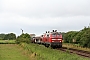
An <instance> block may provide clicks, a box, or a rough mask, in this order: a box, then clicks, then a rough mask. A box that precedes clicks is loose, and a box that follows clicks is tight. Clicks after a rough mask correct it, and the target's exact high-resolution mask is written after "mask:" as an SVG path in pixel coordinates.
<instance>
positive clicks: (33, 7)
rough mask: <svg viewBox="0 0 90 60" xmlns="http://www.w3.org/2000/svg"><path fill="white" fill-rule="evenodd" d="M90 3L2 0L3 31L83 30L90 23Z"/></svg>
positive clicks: (77, 0) (0, 25)
mask: <svg viewBox="0 0 90 60" xmlns="http://www.w3.org/2000/svg"><path fill="white" fill-rule="evenodd" d="M89 6H90V1H89V0H0V29H1V30H0V32H5V33H7V32H16V33H17V34H20V28H23V29H24V31H25V32H28V33H34V32H35V33H36V34H39V33H40V34H41V33H42V32H44V31H46V30H52V29H58V30H59V31H69V30H80V29H82V28H83V27H84V26H88V25H89V23H90V7H89Z"/></svg>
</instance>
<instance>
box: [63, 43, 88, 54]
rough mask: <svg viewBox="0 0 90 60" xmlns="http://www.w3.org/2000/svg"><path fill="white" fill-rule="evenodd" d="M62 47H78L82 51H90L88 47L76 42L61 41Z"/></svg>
mask: <svg viewBox="0 0 90 60" xmlns="http://www.w3.org/2000/svg"><path fill="white" fill-rule="evenodd" d="M63 47H68V48H74V49H79V50H84V51H89V52H90V48H85V47H84V48H83V47H81V46H80V45H78V44H70V43H63Z"/></svg>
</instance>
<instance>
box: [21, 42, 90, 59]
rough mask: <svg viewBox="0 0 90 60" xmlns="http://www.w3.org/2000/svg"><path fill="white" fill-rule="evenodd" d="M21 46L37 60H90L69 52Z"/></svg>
mask: <svg viewBox="0 0 90 60" xmlns="http://www.w3.org/2000/svg"><path fill="white" fill-rule="evenodd" d="M20 46H22V47H23V48H24V49H25V50H27V51H28V52H29V54H30V56H31V57H34V58H36V59H37V60H90V59H89V58H84V57H81V56H77V55H75V54H70V53H69V52H62V51H59V50H56V49H50V48H46V47H44V46H42V45H38V44H32V43H30V44H25V43H21V44H20Z"/></svg>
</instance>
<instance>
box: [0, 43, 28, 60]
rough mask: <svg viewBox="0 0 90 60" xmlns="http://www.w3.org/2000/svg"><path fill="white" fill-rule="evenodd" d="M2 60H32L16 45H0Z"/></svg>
mask: <svg viewBox="0 0 90 60" xmlns="http://www.w3.org/2000/svg"><path fill="white" fill-rule="evenodd" d="M0 60H30V58H29V57H27V56H26V55H24V54H23V50H22V49H21V48H20V47H19V46H18V45H16V44H0Z"/></svg>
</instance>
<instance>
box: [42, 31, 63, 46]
mask: <svg viewBox="0 0 90 60" xmlns="http://www.w3.org/2000/svg"><path fill="white" fill-rule="evenodd" d="M42 40H43V42H44V44H45V46H46V47H49V46H50V47H62V34H61V33H59V32H57V31H56V30H55V31H54V30H53V32H49V33H46V34H44V37H43V39H42Z"/></svg>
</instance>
